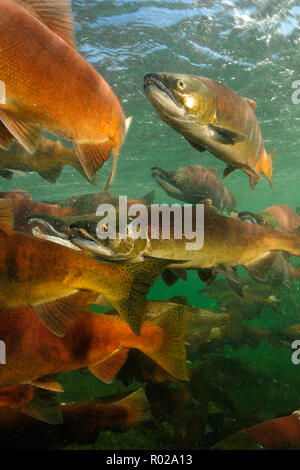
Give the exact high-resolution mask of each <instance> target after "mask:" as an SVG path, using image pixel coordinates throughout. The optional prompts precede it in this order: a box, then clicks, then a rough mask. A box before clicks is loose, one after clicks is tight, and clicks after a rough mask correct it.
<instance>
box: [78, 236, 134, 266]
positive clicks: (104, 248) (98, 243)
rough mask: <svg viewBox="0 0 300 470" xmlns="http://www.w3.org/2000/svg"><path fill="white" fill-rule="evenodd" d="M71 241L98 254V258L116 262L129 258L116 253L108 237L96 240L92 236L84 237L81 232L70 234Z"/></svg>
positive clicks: (82, 248)
mask: <svg viewBox="0 0 300 470" xmlns="http://www.w3.org/2000/svg"><path fill="white" fill-rule="evenodd" d="M70 242H71V243H72V244H73V245H75V246H76V247H78V248H80V249H81V250H84V251H89V252H90V253H91V254H93V255H95V256H97V258H101V259H103V260H104V261H110V262H111V263H115V262H118V261H126V260H127V258H124V257H123V256H120V255H119V254H117V253H115V252H114V251H113V250H112V249H111V248H110V247H109V244H108V242H107V239H104V240H95V239H92V237H90V238H82V237H81V236H80V235H79V234H72V235H71V236H70Z"/></svg>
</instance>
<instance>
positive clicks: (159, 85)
mask: <svg viewBox="0 0 300 470" xmlns="http://www.w3.org/2000/svg"><path fill="white" fill-rule="evenodd" d="M151 87H153V88H155V89H158V90H160V91H161V92H162V93H164V94H166V95H168V97H169V98H170V100H172V101H173V102H174V103H175V104H176V106H177V102H176V100H175V98H174V96H173V94H172V93H171V91H170V90H169V89H168V88H167V87H166V86H165V85H164V83H163V80H162V78H161V76H160V75H159V74H158V73H153V72H152V73H146V74H145V75H144V91H145V93H146V95H148V93H149V92H150V93H151Z"/></svg>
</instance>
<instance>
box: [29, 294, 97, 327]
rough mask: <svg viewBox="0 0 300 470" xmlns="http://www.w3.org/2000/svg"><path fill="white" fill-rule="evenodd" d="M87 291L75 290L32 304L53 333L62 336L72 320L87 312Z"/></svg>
mask: <svg viewBox="0 0 300 470" xmlns="http://www.w3.org/2000/svg"><path fill="white" fill-rule="evenodd" d="M88 295H89V294H88V293H87V292H77V293H76V294H73V295H69V296H68V297H64V298H62V299H59V300H55V301H53V302H48V303H45V304H39V305H32V307H33V309H34V312H35V313H36V315H37V316H38V317H39V319H40V320H41V321H42V322H43V323H44V325H45V326H46V327H47V328H49V330H51V331H52V332H53V333H54V334H55V335H57V336H64V335H65V334H66V333H67V331H68V329H69V328H70V327H71V325H72V324H73V322H74V321H75V320H76V319H77V318H79V317H81V316H82V315H83V314H84V313H86V312H87V306H86V305H87V298H88Z"/></svg>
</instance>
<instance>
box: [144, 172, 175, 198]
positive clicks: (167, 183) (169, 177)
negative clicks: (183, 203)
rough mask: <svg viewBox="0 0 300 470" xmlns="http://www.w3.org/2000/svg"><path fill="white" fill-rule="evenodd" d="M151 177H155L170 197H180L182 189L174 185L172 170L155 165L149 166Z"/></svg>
mask: <svg viewBox="0 0 300 470" xmlns="http://www.w3.org/2000/svg"><path fill="white" fill-rule="evenodd" d="M151 171H152V177H153V178H154V179H155V181H156V182H157V184H158V185H159V186H160V187H161V188H162V189H163V190H164V191H165V192H166V193H167V194H168V195H169V196H171V197H174V198H180V197H182V191H181V190H180V189H179V188H178V187H176V186H175V182H174V172H172V171H167V170H164V169H163V168H159V167H157V166H153V167H152V168H151Z"/></svg>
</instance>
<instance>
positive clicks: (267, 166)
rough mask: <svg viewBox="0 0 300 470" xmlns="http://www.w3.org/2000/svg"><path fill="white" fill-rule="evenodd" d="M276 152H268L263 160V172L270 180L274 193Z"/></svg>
mask: <svg viewBox="0 0 300 470" xmlns="http://www.w3.org/2000/svg"><path fill="white" fill-rule="evenodd" d="M275 153H276V151H275V150H274V151H273V152H271V153H268V154H267V153H266V154H265V157H264V160H263V162H262V167H261V171H262V172H263V174H264V175H265V177H266V178H267V180H268V181H269V183H270V186H271V188H272V191H273V193H274V186H273V164H274V157H275Z"/></svg>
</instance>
